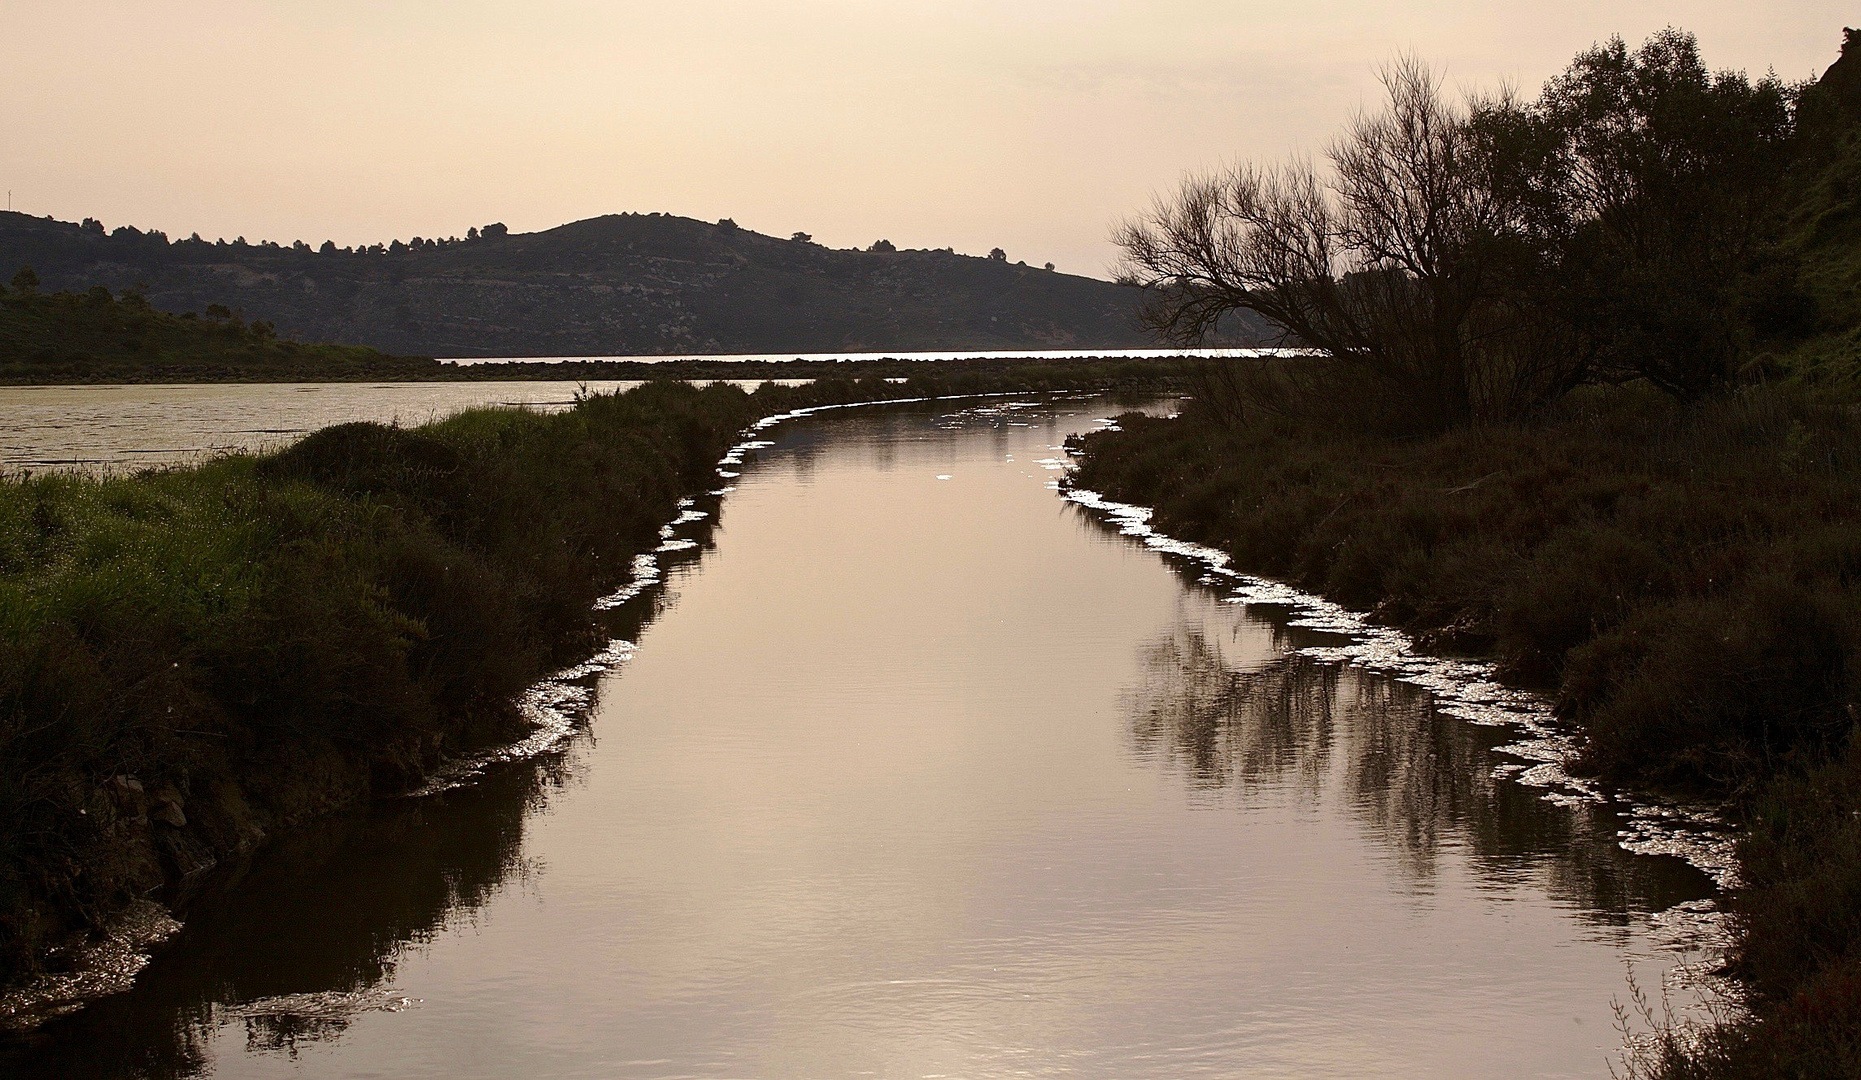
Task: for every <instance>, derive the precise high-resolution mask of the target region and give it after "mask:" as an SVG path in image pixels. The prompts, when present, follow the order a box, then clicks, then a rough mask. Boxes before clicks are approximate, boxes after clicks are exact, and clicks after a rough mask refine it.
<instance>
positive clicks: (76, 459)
mask: <svg viewBox="0 0 1861 1080" xmlns="http://www.w3.org/2000/svg"><path fill="white" fill-rule="evenodd" d="M638 385H639V383H637V382H602V381H596V382H589V383H577V382H441V383H209V384H186V385H175V386H156V385H130V386H0V469H42V468H66V469H69V468H78V469H100V468H101V469H138V468H143V467H145V466H149V465H173V464H178V463H182V462H186V461H190V460H195V459H198V458H201V457H203V456H206V455H209V454H214V453H222V452H226V451H232V450H264V449H267V448H269V447H275V446H281V445H283V444H285V443H288V442H292V441H294V440H296V439H298V438H300V437H301V436H304V435H308V434H309V433H310V432H312V431H315V430H317V429H318V428H323V427H328V426H330V425H331V424H346V423H350V422H352V421H356V420H373V421H375V422H376V423H382V424H389V423H401V424H410V425H411V424H424V423H426V422H427V421H429V420H437V419H440V418H442V417H444V416H447V415H449V414H451V413H455V412H458V411H459V410H460V409H467V408H473V407H476V406H481V405H521V406H524V407H526V408H532V409H539V410H543V411H547V412H553V411H556V410H560V409H566V408H568V407H569V406H571V405H573V404H575V394H576V391H577V390H578V389H580V388H582V387H584V386H586V387H587V389H589V390H600V391H613V390H624V389H627V388H629V387H633V386H638ZM744 385H746V386H751V387H753V386H755V385H756V384H755V383H745V384H744Z"/></svg>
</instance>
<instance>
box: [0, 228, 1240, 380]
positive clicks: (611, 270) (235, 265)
mask: <svg viewBox="0 0 1861 1080" xmlns="http://www.w3.org/2000/svg"><path fill="white" fill-rule="evenodd" d="M473 234H474V235H472V236H470V238H468V239H463V240H443V241H433V240H415V241H414V242H412V243H402V242H401V241H398V240H397V241H395V242H394V243H393V244H392V245H389V246H386V247H383V246H382V245H374V246H372V247H369V248H366V249H358V250H353V251H351V250H348V249H338V248H335V247H334V246H333V245H328V244H326V245H324V247H323V248H322V249H321V250H313V249H312V248H310V247H309V246H307V245H303V244H298V245H296V246H293V247H283V246H279V245H277V244H272V243H264V244H247V243H245V242H244V241H243V238H242V239H241V241H240V242H237V243H230V244H229V243H225V242H211V241H204V240H200V239H198V238H197V237H196V238H190V239H187V240H180V241H173V242H171V241H169V239H168V238H167V237H166V236H165V235H163V234H161V233H144V232H141V231H139V230H137V229H134V228H129V227H123V228H118V229H115V230H114V231H110V232H106V231H105V229H104V227H103V226H102V225H101V224H98V223H96V222H94V221H89V220H86V221H85V222H84V223H83V224H72V223H70V222H61V221H54V220H51V219H49V218H35V217H30V216H27V215H25V214H18V213H0V280H6V279H7V278H9V277H10V276H11V275H12V274H13V273H14V272H15V271H17V270H18V269H20V268H22V267H28V266H29V267H31V268H32V269H33V270H34V271H36V272H37V274H38V275H39V278H40V280H41V281H42V282H43V283H44V287H45V288H47V289H64V288H70V289H73V290H82V289H86V288H89V287H91V286H95V285H103V286H107V287H110V288H114V289H118V290H121V289H126V288H132V287H136V286H141V287H143V291H144V293H145V295H146V296H147V299H148V300H149V302H150V304H152V305H153V306H154V307H155V308H157V309H160V310H166V311H175V312H184V311H202V312H204V311H206V309H207V308H208V306H209V305H214V304H219V305H224V306H226V307H229V308H232V309H234V310H235V311H237V312H238V313H240V314H241V315H243V316H244V317H245V318H248V319H262V320H265V321H267V322H269V323H271V324H273V325H275V326H276V328H277V331H278V333H279V334H280V335H283V336H285V337H289V338H296V339H299V340H304V341H329V342H340V343H343V344H352V345H367V346H372V347H374V348H377V349H381V350H384V351H386V352H391V353H398V354H403V355H424V356H441V357H474V356H593V355H655V354H666V353H738V352H797V353H800V352H830V351H843V350H844V351H866V350H873V351H883V350H896V351H907V350H925V349H1019V348H1026V349H1059V348H1079V349H1089V348H1107V349H1110V348H1133V347H1144V346H1150V345H1155V344H1156V342H1155V340H1154V339H1152V338H1151V337H1150V336H1149V335H1148V334H1147V333H1145V332H1143V331H1141V330H1139V329H1138V328H1137V326H1136V323H1135V321H1134V318H1133V316H1134V313H1135V311H1136V308H1137V303H1138V294H1137V292H1136V290H1134V289H1132V288H1130V287H1127V286H1120V285H1115V284H1112V283H1110V282H1106V281H1100V280H1097V279H1093V278H1085V277H1078V276H1075V275H1070V274H1062V273H1058V272H1055V271H1051V270H1045V269H1040V268H1035V267H1029V266H1025V265H1022V264H1020V263H1010V262H1008V261H1006V260H1005V259H1000V258H976V257H972V256H964V255H957V254H955V253H953V252H951V251H949V250H947V249H946V250H942V251H888V250H873V251H854V250H838V249H832V248H827V247H823V246H821V245H819V244H815V243H812V242H810V241H808V240H806V239H804V238H801V237H799V236H798V237H797V238H795V239H790V240H782V239H778V238H776V237H772V236H765V235H762V234H760V233H756V232H753V231H751V230H748V229H742V228H738V227H737V226H736V225H735V224H733V223H731V222H729V221H724V222H720V223H717V224H711V223H707V222H701V221H695V220H693V219H690V218H682V217H675V216H671V215H660V214H616V215H609V216H606V217H598V218H590V219H588V220H586V221H577V222H574V223H572V224H568V225H563V226H560V227H558V228H554V229H549V230H547V231H544V232H538V233H521V234H520V233H509V232H508V231H506V230H505V229H504V227H503V226H501V225H493V226H487V227H486V228H485V229H484V231H483V233H482V234H481V233H479V232H478V230H473ZM879 246H880V247H881V248H883V247H886V246H889V245H879ZM1248 329H1249V330H1251V329H1252V328H1251V327H1250V328H1248ZM1259 340H1264V335H1263V334H1257V333H1255V334H1243V335H1241V336H1239V337H1237V338H1236V339H1235V340H1234V343H1236V344H1252V343H1255V342H1256V341H1259Z"/></svg>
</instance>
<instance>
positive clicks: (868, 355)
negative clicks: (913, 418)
mask: <svg viewBox="0 0 1861 1080" xmlns="http://www.w3.org/2000/svg"><path fill="white" fill-rule="evenodd" d="M1306 351H1307V350H1304V349H1045V350H1038V351H1033V352H1030V351H1028V350H1027V349H993V350H980V351H963V350H949V349H944V350H933V351H930V352H825V353H784V352H761V353H719V354H711V353H667V354H665V355H663V356H507V357H478V358H472V359H460V360H448V361H446V362H447V363H449V364H458V365H460V366H462V367H469V366H471V365H473V364H560V363H564V362H576V363H603V362H606V361H610V360H624V361H627V362H629V363H635V364H665V363H671V362H673V361H676V360H709V361H713V362H716V363H723V364H741V363H755V362H765V363H777V364H783V363H787V362H789V361H791V360H813V361H834V360H838V361H840V362H841V363H853V362H855V361H859V360H921V361H924V362H926V363H931V362H935V361H938V360H1089V359H1094V358H1098V359H1108V360H1160V359H1163V358H1165V357H1176V356H1195V357H1202V358H1205V359H1211V360H1212V359H1220V358H1223V357H1254V356H1302V355H1304V354H1305V352H1306Z"/></svg>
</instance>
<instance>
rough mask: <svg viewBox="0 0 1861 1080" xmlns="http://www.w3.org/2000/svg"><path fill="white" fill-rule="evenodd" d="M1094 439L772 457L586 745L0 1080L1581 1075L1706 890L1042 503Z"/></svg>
mask: <svg viewBox="0 0 1861 1080" xmlns="http://www.w3.org/2000/svg"><path fill="white" fill-rule="evenodd" d="M1110 411H1111V410H1108V409H1107V408H1106V406H1105V405H1103V404H1101V403H1071V404H1062V405H1058V406H1042V407H1034V406H1032V405H1029V404H1027V403H1022V402H1015V401H1000V402H995V403H991V404H987V405H983V406H973V407H961V406H957V405H954V404H951V403H942V404H926V405H922V406H917V407H913V408H893V409H883V410H849V411H848V412H846V413H842V414H839V415H833V416H832V418H831V419H824V420H822V421H818V422H809V423H804V424H796V425H785V426H783V427H781V428H778V429H775V430H773V431H771V432H769V433H767V435H766V436H764V437H766V438H768V439H770V440H773V441H774V443H775V445H773V446H771V447H769V448H768V449H767V450H766V451H764V452H763V453H761V454H760V460H759V461H757V462H753V463H746V465H745V466H744V467H743V468H742V469H741V471H742V474H743V475H742V477H741V478H740V479H736V480H731V481H728V482H729V483H732V484H735V485H737V487H738V490H736V491H735V492H733V493H732V494H731V495H730V496H729V510H730V513H729V518H728V522H727V524H726V525H724V526H722V527H720V528H719V530H718V532H717V535H716V548H715V551H714V552H713V553H712V554H708V555H705V556H703V558H702V559H701V561H695V562H693V563H691V564H690V566H691V571H690V572H689V573H681V574H680V575H679V577H678V580H677V595H678V604H677V607H676V609H671V610H669V611H668V612H667V613H666V617H663V618H658V619H656V620H654V622H653V625H652V628H651V631H650V633H649V634H647V635H645V636H644V637H642V636H640V635H639V633H638V631H639V629H640V625H641V624H642V621H643V620H645V619H647V618H648V617H650V616H652V615H653V614H654V612H655V605H661V606H663V603H664V602H663V600H661V599H660V598H662V597H664V596H665V595H668V594H665V593H658V592H656V593H649V594H647V595H646V596H643V597H641V598H640V600H641V601H644V603H631V602H630V603H629V605H628V606H626V607H624V608H622V609H621V610H619V611H617V612H616V613H615V618H617V619H619V620H621V622H620V623H617V624H616V627H615V630H614V633H615V634H616V636H620V637H624V638H626V639H627V640H629V641H638V642H639V646H640V647H639V651H638V655H637V657H636V658H635V659H633V660H631V661H630V662H629V666H628V667H626V668H625V669H624V670H623V671H622V672H621V673H620V674H618V675H617V676H612V677H609V678H607V679H605V680H603V681H601V682H600V684H599V686H600V690H601V695H600V702H599V704H598V705H596V706H593V710H594V712H593V715H592V718H591V723H592V727H590V728H587V729H584V730H583V731H582V733H581V734H580V735H579V736H578V737H577V738H576V739H575V740H574V741H573V742H572V743H570V744H569V745H568V746H567V747H566V748H565V749H563V750H561V751H559V752H558V753H556V754H555V755H553V756H551V757H549V758H547V759H545V760H543V761H540V762H536V763H528V764H522V765H516V766H509V767H504V768H500V769H494V770H492V771H490V772H489V773H488V774H487V777H486V779H485V780H483V781H482V782H481V783H480V784H479V785H477V786H475V787H471V788H466V789H460V790H455V791H451V792H448V793H446V794H443V795H441V796H439V797H437V798H434V799H431V800H420V801H412V802H401V803H396V804H390V805H387V806H384V807H380V808H377V809H375V810H373V811H371V812H369V813H367V814H361V815H356V816H354V817H351V818H346V819H341V820H338V821H332V822H328V823H325V824H323V825H321V826H318V827H316V828H314V829H311V830H308V831H306V832H304V833H301V834H299V835H297V836H295V837H293V838H291V839H290V840H289V841H288V842H286V843H281V844H279V845H277V846H276V847H274V848H273V849H272V850H270V851H268V852H266V853H265V854H264V855H263V857H261V858H259V859H258V860H256V861H255V862H254V863H253V864H252V866H250V867H249V868H247V869H246V870H245V871H244V873H243V876H242V878H241V879H239V880H227V881H222V882H221V883H220V886H219V888H218V889H217V890H216V891H214V892H213V893H212V894H210V895H203V896H201V897H198V898H196V899H195V900H194V901H193V902H192V903H190V904H189V905H188V907H187V909H186V910H185V911H184V914H185V916H186V919H187V927H186V929H185V930H184V931H183V932H182V934H181V935H180V936H179V937H178V938H177V939H176V940H175V941H174V942H173V943H172V944H171V945H170V946H169V947H168V948H167V949H166V950H165V951H164V952H162V953H161V954H160V955H158V957H157V958H156V961H155V963H154V964H152V965H151V966H150V967H149V969H148V970H147V972H145V974H144V976H143V978H142V979H141V980H140V981H139V983H138V985H137V986H136V987H135V989H133V990H132V991H130V992H129V993H126V994H124V995H121V996H120V997H118V998H115V999H110V1000H107V1001H104V1002H102V1003H100V1004H99V1005H97V1006H95V1007H93V1008H92V1009H91V1010H89V1011H87V1012H85V1013H82V1014H79V1015H77V1016H73V1017H69V1018H66V1019H65V1020H62V1021H59V1022H55V1023H54V1024H51V1025H48V1026H47V1027H46V1028H45V1029H43V1031H42V1032H41V1033H40V1035H39V1036H38V1037H37V1039H36V1041H35V1042H34V1043H33V1044H31V1045H28V1046H26V1047H24V1048H20V1047H15V1048H14V1049H13V1050H12V1051H10V1052H4V1053H0V1075H8V1076H11V1075H20V1076H22V1077H29V1078H33V1080H37V1078H38V1077H51V1076H61V1077H63V1076H69V1077H86V1076H111V1077H115V1076H144V1077H152V1078H160V1080H168V1078H171V1077H172V1078H178V1077H182V1076H191V1075H197V1074H200V1073H202V1072H207V1071H211V1072H214V1073H216V1074H218V1075H220V1076H225V1077H271V1076H279V1075H291V1074H296V1075H316V1076H323V1075H395V1076H404V1075H406V1076H432V1077H458V1076H462V1075H470V1076H487V1077H491V1076H538V1077H548V1076H570V1075H573V1076H620V1077H642V1078H646V1077H650V1078H670V1077H689V1076H726V1075H729V1076H745V1075H750V1076H854V1075H885V1076H923V1075H931V1074H941V1075H960V1076H970V1077H985V1076H1002V1077H1006V1076H1029V1075H1033V1076H1050V1075H1069V1076H1097V1077H1106V1078H1113V1077H1116V1078H1120V1080H1129V1078H1134V1077H1182V1076H1189V1075H1211V1076H1223V1077H1233V1076H1285V1075H1297V1076H1336V1077H1357V1076H1364V1075H1414V1076H1422V1075H1426V1076H1457V1077H1485V1076H1496V1075H1506V1076H1526V1075H1536V1076H1598V1077H1600V1076H1602V1075H1605V1073H1606V1068H1605V1065H1604V1062H1605V1058H1606V1055H1607V1053H1608V1051H1609V1050H1610V1049H1611V1048H1612V1047H1613V1033H1612V1032H1611V1031H1610V1030H1609V1028H1608V1024H1609V1009H1608V1002H1609V998H1610V996H1611V995H1612V994H1615V993H1618V992H1619V991H1620V989H1621V985H1622V984H1621V961H1622V958H1623V957H1624V956H1626V955H1629V954H1631V953H1632V952H1634V951H1636V950H1642V951H1645V950H1647V949H1648V948H1649V947H1650V946H1649V942H1650V940H1651V937H1650V935H1649V933H1648V932H1647V923H1648V921H1649V920H1648V919H1647V918H1646V917H1645V913H1647V912H1650V911H1656V910H1660V909H1663V908H1666V907H1667V906H1668V905H1670V904H1672V903H1674V902H1675V901H1677V900H1682V899H1688V898H1691V897H1694V896H1699V895H1703V894H1704V891H1705V888H1704V882H1703V879H1702V878H1701V877H1700V876H1699V875H1698V874H1696V873H1694V872H1693V871H1691V870H1690V869H1688V868H1686V867H1685V866H1684V865H1683V864H1681V863H1679V862H1678V861H1677V860H1672V859H1658V858H1646V857H1638V856H1632V855H1629V854H1628V853H1627V852H1625V851H1623V850H1622V849H1621V848H1620V847H1619V846H1618V845H1617V844H1616V842H1615V839H1616V838H1615V835H1614V830H1615V828H1616V827H1617V825H1616V822H1615V821H1614V818H1613V815H1612V814H1611V813H1610V812H1609V811H1608V810H1607V808H1606V807H1601V806H1594V807H1574V808H1573V807H1565V806H1560V805H1556V804H1554V803H1551V802H1547V801H1545V800H1544V799H1542V798H1540V797H1539V796H1538V794H1537V792H1536V791H1534V790H1533V789H1529V788H1525V787H1523V786H1521V785H1520V784H1518V783H1516V782H1513V781H1511V780H1507V779H1503V778H1499V777H1496V775H1495V773H1496V769H1497V768H1498V766H1500V765H1502V764H1503V763H1504V762H1505V761H1506V759H1505V756H1504V755H1503V754H1501V753H1499V752H1498V751H1497V749H1496V747H1497V746H1498V745H1500V744H1501V743H1503V742H1504V741H1505V740H1506V739H1507V737H1508V736H1507V735H1506V734H1505V733H1504V732H1503V731H1500V730H1496V729H1491V728H1482V727H1478V726H1476V725H1473V724H1469V723H1465V722H1462V721H1459V720H1454V719H1452V718H1449V717H1445V716H1442V715H1440V714H1438V713H1437V712H1436V711H1435V709H1434V708H1433V707H1432V704H1431V702H1430V700H1429V698H1428V697H1427V695H1426V694H1425V693H1424V692H1422V691H1419V690H1417V689H1415V688H1414V687H1412V686H1409V685H1407V684H1403V683H1398V682H1392V681H1390V680H1387V679H1381V678H1377V677H1372V676H1370V675H1367V674H1364V673H1363V672H1361V671H1358V670H1354V669H1350V668H1344V667H1339V666H1337V665H1335V664H1325V663H1319V662H1316V661H1314V660H1313V659H1311V658H1309V657H1305V656H1302V655H1299V654H1298V652H1297V650H1299V649H1301V648H1304V647H1306V646H1311V645H1325V644H1335V643H1336V642H1335V638H1334V637H1327V636H1325V635H1322V634H1317V633H1314V632H1313V631H1311V630H1309V629H1301V628H1296V627H1292V626H1290V625H1288V621H1287V613H1286V612H1285V611H1284V610H1281V609H1274V608H1271V607H1253V608H1244V607H1243V606H1241V605H1237V604H1228V603H1223V602H1222V600H1221V596H1220V595H1219V594H1218V593H1217V592H1216V591H1214V590H1213V589H1211V588H1206V587H1203V586H1200V585H1198V584H1196V579H1197V577H1198V575H1199V574H1200V573H1201V572H1200V571H1197V570H1195V569H1193V568H1189V567H1186V566H1185V567H1184V569H1185V570H1186V571H1187V577H1188V581H1187V582H1185V581H1184V579H1183V577H1181V576H1176V575H1173V573H1172V571H1171V570H1169V569H1166V567H1165V565H1164V564H1163V563H1162V562H1161V561H1160V560H1159V559H1158V557H1157V556H1156V554H1155V553H1154V552H1152V551H1150V550H1148V549H1146V548H1144V547H1143V546H1142V545H1141V544H1138V543H1135V542H1133V541H1131V540H1130V539H1128V538H1126V537H1123V536H1120V535H1119V534H1118V533H1117V532H1116V531H1115V530H1112V529H1108V528H1106V527H1104V526H1103V525H1102V524H1100V523H1099V522H1097V521H1095V520H1093V519H1092V518H1091V517H1089V516H1087V515H1086V514H1084V513H1082V512H1080V511H1078V510H1077V509H1076V508H1074V507H1072V506H1070V504H1065V503H1062V502H1061V501H1060V500H1058V499H1057V498H1056V497H1055V496H1054V493H1053V492H1052V491H1051V490H1050V485H1051V484H1052V481H1053V477H1054V475H1055V473H1054V471H1053V465H1054V464H1055V460H1054V459H1055V458H1056V456H1057V453H1058V451H1057V447H1058V445H1059V444H1060V443H1061V441H1062V438H1063V437H1064V436H1065V435H1066V434H1069V433H1070V432H1073V431H1077V430H1082V429H1089V428H1091V427H1092V426H1095V418H1097V417H1102V416H1105V415H1108V413H1109V412H1110ZM830 415H831V414H830ZM944 476H948V477H951V479H950V480H949V481H947V482H946V481H944V480H941V479H940V477H944ZM704 508H705V509H713V508H714V507H713V506H712V505H711V504H709V503H707V504H705V506H704ZM710 527H711V526H709V525H704V526H702V527H701V529H700V530H698V534H699V535H701V536H703V537H704V538H706V539H707V540H708V539H709V538H710V535H709V533H708V532H707V531H705V530H708V529H709V528H710ZM679 557H680V558H685V559H694V560H696V559H698V549H693V550H691V551H687V552H682V553H680V555H679ZM629 620H630V621H629ZM591 732H592V733H598V734H599V735H600V736H601V738H600V741H599V742H598V743H597V742H596V740H595V739H594V737H593V734H591Z"/></svg>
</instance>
